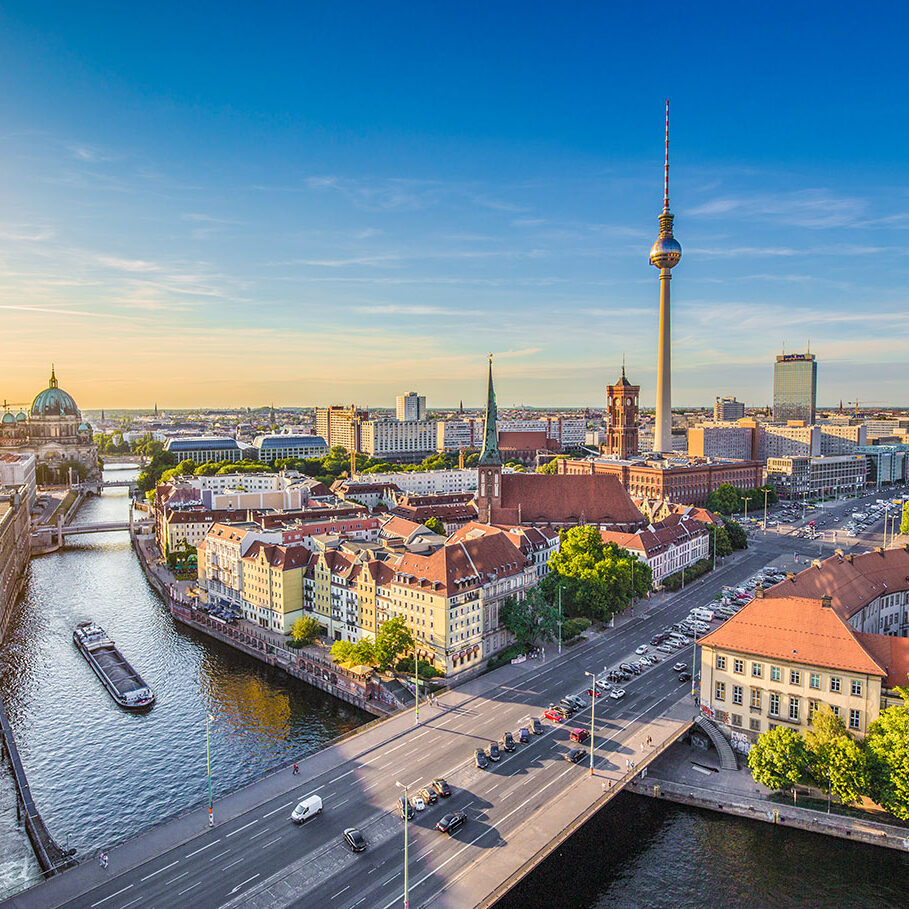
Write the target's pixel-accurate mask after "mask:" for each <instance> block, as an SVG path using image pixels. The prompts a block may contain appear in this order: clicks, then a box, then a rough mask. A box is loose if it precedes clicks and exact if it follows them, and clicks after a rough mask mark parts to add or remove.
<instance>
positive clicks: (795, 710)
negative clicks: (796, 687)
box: [789, 698, 799, 721]
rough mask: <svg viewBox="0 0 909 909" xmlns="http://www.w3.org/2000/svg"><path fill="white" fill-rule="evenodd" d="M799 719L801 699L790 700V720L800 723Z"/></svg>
mask: <svg viewBox="0 0 909 909" xmlns="http://www.w3.org/2000/svg"><path fill="white" fill-rule="evenodd" d="M798 718H799V699H798V698H789V719H790V720H795V721H798Z"/></svg>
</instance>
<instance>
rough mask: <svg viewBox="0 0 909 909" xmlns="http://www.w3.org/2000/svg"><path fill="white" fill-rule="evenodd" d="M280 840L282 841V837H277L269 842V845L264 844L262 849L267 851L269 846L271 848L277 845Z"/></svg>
mask: <svg viewBox="0 0 909 909" xmlns="http://www.w3.org/2000/svg"><path fill="white" fill-rule="evenodd" d="M279 839H281V837H280V836H276V837H275V838H274V839H273V840H269V841H268V842H267V843H263V844H262V848H263V849H267V848H268V847H269V846H271V845H272V844H274V843H277V842H278V840H279Z"/></svg>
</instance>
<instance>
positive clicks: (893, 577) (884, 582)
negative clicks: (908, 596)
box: [768, 547, 909, 618]
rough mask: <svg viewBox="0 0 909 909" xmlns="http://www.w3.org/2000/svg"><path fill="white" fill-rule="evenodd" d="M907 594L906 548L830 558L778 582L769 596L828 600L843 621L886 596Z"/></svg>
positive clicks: (908, 568) (908, 551)
mask: <svg viewBox="0 0 909 909" xmlns="http://www.w3.org/2000/svg"><path fill="white" fill-rule="evenodd" d="M901 590H909V547H901V548H899V549H884V550H882V551H880V552H878V551H876V550H875V551H873V552H863V553H857V554H854V555H853V554H848V555H847V554H843V555H839V554H837V555H833V556H830V558H828V559H824V561H823V562H821V563H820V567H819V568H816V567H814V566H812V567H811V568H806V569H805V570H804V571H800V572H799V573H798V574H797V575H796V576H795V578H794V579H793V580H785V581H780V583H779V584H775V585H774V586H773V587H771V588H770V590H769V591H768V593H769V594H771V595H772V596H792V597H822V596H825V595H826V596H829V597H831V599H832V601H833V608H834V609H836V611H837V612H838V613H839V614H840V615H842V616H843V617H844V618H849V617H850V616H853V615H855V613H857V612H859V611H860V610H861V609H863V608H864V607H865V606H867V605H868V604H869V603H870V602H871V601H872V600H875V599H877V598H878V597H879V596H883V595H884V594H886V593H897V592H898V591H901Z"/></svg>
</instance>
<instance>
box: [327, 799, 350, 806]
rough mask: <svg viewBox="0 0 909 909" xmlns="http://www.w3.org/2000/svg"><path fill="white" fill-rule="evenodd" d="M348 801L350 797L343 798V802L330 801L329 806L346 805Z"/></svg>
mask: <svg viewBox="0 0 909 909" xmlns="http://www.w3.org/2000/svg"><path fill="white" fill-rule="evenodd" d="M349 801H350V799H344V801H343V802H332V804H331V806H330V807H332V808H340V807H341V806H342V805H346V804H347V803H348V802H349Z"/></svg>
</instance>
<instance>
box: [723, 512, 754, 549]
mask: <svg viewBox="0 0 909 909" xmlns="http://www.w3.org/2000/svg"><path fill="white" fill-rule="evenodd" d="M723 527H724V528H725V529H726V536H727V537H729V545H730V546H732V548H733V549H747V548H748V535H747V534H746V533H745V529H744V528H743V527H742V525H741V524H739V522H738V521H733V520H732V518H726V519H725V520H724V521H723Z"/></svg>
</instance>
